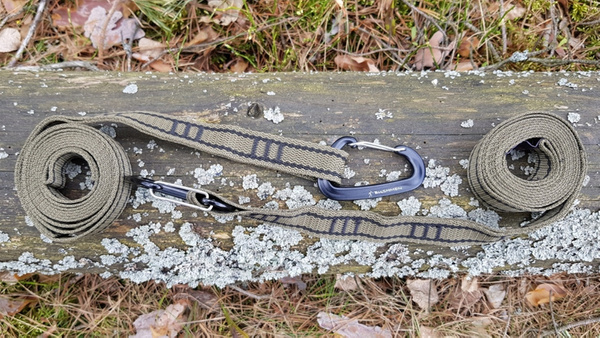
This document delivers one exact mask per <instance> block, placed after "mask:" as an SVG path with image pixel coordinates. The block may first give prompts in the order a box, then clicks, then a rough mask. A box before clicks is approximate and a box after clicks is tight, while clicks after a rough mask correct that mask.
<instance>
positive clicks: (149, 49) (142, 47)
mask: <svg viewBox="0 0 600 338" xmlns="http://www.w3.org/2000/svg"><path fill="white" fill-rule="evenodd" d="M138 47H139V52H140V54H142V55H145V56H147V57H149V58H152V59H154V58H157V57H158V56H159V55H160V53H162V51H163V50H164V49H165V44H164V43H162V42H158V41H154V40H151V39H148V38H141V39H140V41H138Z"/></svg>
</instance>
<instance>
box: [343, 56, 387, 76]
mask: <svg viewBox="0 0 600 338" xmlns="http://www.w3.org/2000/svg"><path fill="white" fill-rule="evenodd" d="M333 61H334V62H335V64H336V65H337V66H338V67H340V68H341V69H344V70H353V71H357V72H378V71H379V69H378V68H377V66H375V61H373V60H371V59H367V58H364V57H362V56H350V55H338V56H336V57H335V59H333Z"/></svg>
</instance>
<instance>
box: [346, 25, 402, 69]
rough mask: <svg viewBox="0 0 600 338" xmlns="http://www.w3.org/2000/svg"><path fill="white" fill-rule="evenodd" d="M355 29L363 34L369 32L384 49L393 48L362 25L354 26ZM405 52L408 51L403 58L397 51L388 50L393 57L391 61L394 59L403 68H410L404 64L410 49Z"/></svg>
mask: <svg viewBox="0 0 600 338" xmlns="http://www.w3.org/2000/svg"><path fill="white" fill-rule="evenodd" d="M356 29H358V30H359V31H361V32H363V33H365V34H369V35H370V36H371V37H372V38H373V39H375V40H376V41H377V43H379V44H380V45H382V46H383V47H384V48H385V49H388V48H389V49H394V48H393V47H392V46H390V45H388V44H387V43H385V42H384V41H383V40H381V39H380V38H378V37H376V36H375V35H373V34H372V33H371V32H369V31H368V30H366V29H364V28H362V27H356ZM406 52H408V54H407V56H406V57H405V58H401V57H400V55H398V53H396V51H394V50H390V53H391V54H392V56H393V57H394V59H395V60H394V59H392V61H394V62H396V63H397V64H399V65H400V66H401V67H403V68H404V69H406V70H410V67H408V66H406V59H407V58H408V55H410V51H406Z"/></svg>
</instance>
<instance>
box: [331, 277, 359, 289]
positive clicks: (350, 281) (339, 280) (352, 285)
mask: <svg viewBox="0 0 600 338" xmlns="http://www.w3.org/2000/svg"><path fill="white" fill-rule="evenodd" d="M333 287H334V288H336V289H339V290H343V291H346V292H348V291H354V290H356V289H358V283H357V282H356V278H354V277H351V276H342V275H341V274H339V273H338V274H337V275H335V285H334V286H333Z"/></svg>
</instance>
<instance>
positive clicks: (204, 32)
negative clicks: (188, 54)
mask: <svg viewBox="0 0 600 338" xmlns="http://www.w3.org/2000/svg"><path fill="white" fill-rule="evenodd" d="M218 37H219V34H218V33H217V32H216V31H215V30H214V29H213V28H212V27H211V26H206V27H204V28H202V29H201V30H200V31H198V33H197V34H196V35H195V36H194V37H193V38H192V39H191V40H190V41H188V42H186V43H185V47H189V46H194V45H197V44H200V43H203V42H209V41H213V40H215V39H216V38H218Z"/></svg>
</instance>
